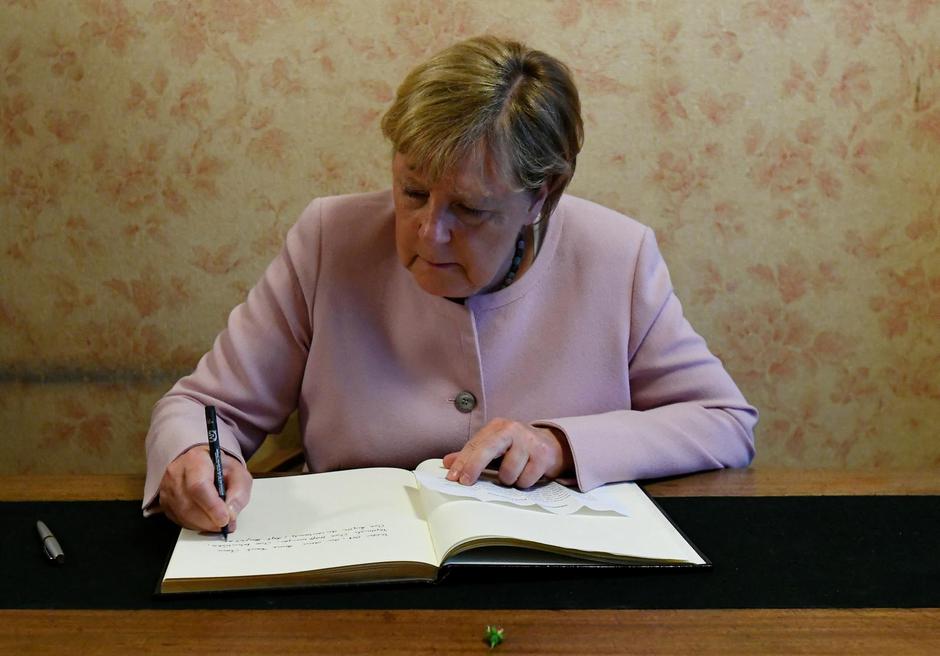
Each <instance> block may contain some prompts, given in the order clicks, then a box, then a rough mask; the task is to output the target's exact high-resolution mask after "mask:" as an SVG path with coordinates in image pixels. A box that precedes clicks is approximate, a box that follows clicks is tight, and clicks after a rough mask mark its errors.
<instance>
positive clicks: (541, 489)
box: [415, 468, 629, 516]
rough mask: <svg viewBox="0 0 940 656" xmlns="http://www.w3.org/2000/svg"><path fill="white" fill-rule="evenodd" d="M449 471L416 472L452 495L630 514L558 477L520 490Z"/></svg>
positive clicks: (560, 510)
mask: <svg viewBox="0 0 940 656" xmlns="http://www.w3.org/2000/svg"><path fill="white" fill-rule="evenodd" d="M446 475H447V470H446V469H443V468H442V469H440V470H439V471H434V470H432V471H426V470H419V471H416V472H415V476H416V477H417V478H418V482H419V483H421V485H423V486H424V487H427V488H429V489H431V490H435V491H436V492H442V493H444V494H447V495H450V496H455V497H465V498H471V499H479V500H481V501H502V502H505V503H511V504H514V505H517V506H538V507H539V508H543V509H545V510H547V511H549V512H553V513H555V514H557V515H570V514H571V513H574V512H577V511H579V510H580V509H581V508H590V509H591V510H600V511H612V512H615V513H619V514H621V515H627V516H629V512H628V510H627V508H626V507H624V506H623V505H622V504H620V503H618V502H617V500H615V499H611V498H601V497H600V496H599V495H595V494H593V493H591V492H578V491H576V490H572V489H570V488H567V487H565V486H564V485H561V484H560V483H556V482H555V481H546V482H542V483H537V484H536V485H533V486H532V487H530V488H528V489H525V490H519V489H517V488H514V487H505V486H503V485H499V484H497V483H493V482H492V481H488V480H484V479H483V478H482V477H481V478H480V479H479V480H478V481H477V482H476V483H474V484H473V485H461V484H460V483H455V482H453V481H448V480H447V479H446V478H445V476H446Z"/></svg>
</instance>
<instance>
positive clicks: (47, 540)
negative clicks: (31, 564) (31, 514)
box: [36, 521, 65, 565]
mask: <svg viewBox="0 0 940 656" xmlns="http://www.w3.org/2000/svg"><path fill="white" fill-rule="evenodd" d="M36 530H37V531H39V539H40V540H42V548H43V550H44V551H45V552H46V556H47V557H48V558H49V560H52V561H55V563H56V565H61V564H63V563H64V562H65V552H64V551H62V547H60V546H59V541H58V540H56V539H55V536H54V535H53V534H52V531H50V530H49V527H48V526H46V525H45V523H43V522H41V521H39V522H36Z"/></svg>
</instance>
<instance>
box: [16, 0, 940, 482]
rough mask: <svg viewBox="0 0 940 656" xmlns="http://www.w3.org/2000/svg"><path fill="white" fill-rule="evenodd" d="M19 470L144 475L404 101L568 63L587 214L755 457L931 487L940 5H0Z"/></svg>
mask: <svg viewBox="0 0 940 656" xmlns="http://www.w3.org/2000/svg"><path fill="white" fill-rule="evenodd" d="M0 25H2V26H3V27H2V29H0V153H2V155H0V220H2V222H3V229H2V231H0V251H2V260H0V262H2V272H0V280H2V283H0V371H2V372H3V376H2V378H0V387H2V390H0V418H2V421H3V422H4V424H5V425H6V426H7V432H8V436H9V437H10V439H6V440H3V441H2V443H0V472H2V473H26V472H32V471H44V472H55V471H60V472H109V471H118V472H120V471H141V470H142V468H143V448H142V439H143V435H144V434H145V432H146V429H147V424H148V421H149V410H150V407H151V406H152V404H153V402H154V401H155V400H156V399H157V398H159V396H160V394H161V393H162V392H163V391H165V389H166V388H167V387H168V386H169V385H170V384H171V383H172V382H173V381H174V380H175V379H176V378H177V377H178V376H180V375H181V374H183V373H185V372H186V371H188V370H190V369H191V368H192V367H193V366H194V365H195V363H196V361H197V360H198V358H199V356H200V355H201V354H202V353H203V352H204V351H205V350H206V349H207V348H208V347H209V346H210V344H211V341H212V339H213V337H214V336H215V334H216V333H217V332H218V331H219V330H220V328H221V327H222V326H223V325H224V321H225V318H226V316H227V313H228V312H229V310H230V309H231V308H232V307H233V306H234V305H235V304H237V303H238V302H239V301H240V300H241V299H242V298H243V297H244V295H245V293H246V292H247V290H248V289H249V288H250V286H251V285H252V283H253V282H254V281H255V280H256V279H257V277H258V276H259V275H260V273H261V271H262V270H263V268H264V267H265V265H266V263H267V262H268V261H269V260H270V258H271V257H272V256H273V255H274V253H276V252H277V249H278V248H279V246H280V243H281V240H282V239H283V237H284V234H285V232H286V230H287V229H288V227H289V226H290V224H291V223H292V221H293V220H294V218H295V217H296V215H297V214H298V213H299V212H300V210H301V209H302V208H303V207H304V206H305V205H306V204H307V202H308V201H309V200H310V198H311V197H313V196H316V195H325V194H335V193H343V192H354V191H360V190H369V189H379V188H382V187H384V186H386V185H387V184H388V181H389V172H388V166H389V162H388V159H389V158H388V154H389V153H388V146H387V144H386V143H384V141H383V139H382V137H381V134H380V130H379V126H378V122H379V118H380V116H381V113H382V111H383V109H384V108H385V107H386V106H387V105H388V103H389V102H390V100H391V99H392V97H393V95H394V91H395V88H396V86H397V84H398V83H399V81H400V80H401V78H402V76H403V75H404V74H405V72H407V71H408V70H409V68H410V67H412V66H413V65H414V64H416V63H417V62H419V61H421V60H422V59H423V58H424V57H426V56H427V55H428V54H430V53H432V52H434V51H436V50H437V49H439V48H441V47H444V46H446V45H448V44H450V43H452V42H453V41H455V40H457V39H461V38H464V37H467V36H470V35H473V34H478V33H483V32H495V33H498V34H502V35H505V36H511V37H516V38H520V39H523V40H525V41H527V42H528V43H530V44H531V45H533V46H535V47H539V48H542V49H544V50H546V51H548V52H551V53H553V54H555V55H557V56H559V57H560V58H561V59H563V60H564V61H566V62H568V63H569V65H570V66H571V68H572V70H573V72H574V74H575V76H576V79H577V81H578V83H579V86H580V89H581V92H582V99H583V105H584V114H585V122H586V134H587V140H586V145H585V149H584V152H583V154H582V156H581V158H580V161H579V167H578V174H577V176H576V177H575V181H574V183H573V185H572V192H573V193H576V194H578V195H581V196H584V197H587V198H590V199H593V200H596V201H598V202H600V203H603V204H606V205H608V206H611V207H613V208H615V209H617V210H620V211H623V212H625V213H627V214H630V215H632V216H634V217H636V218H637V219H639V220H641V221H643V222H645V223H647V224H649V225H651V226H652V227H653V228H654V229H655V230H656V233H657V237H658V239H659V241H660V244H661V245H662V248H663V251H664V253H665V255H666V258H667V261H668V262H669V265H670V269H671V272H672V275H673V282H674V284H675V286H676V289H677V293H678V294H679V296H680V298H681V300H682V301H683V302H684V303H685V309H686V313H687V314H688V316H689V318H690V320H691V321H692V323H693V325H695V326H696V328H697V329H698V330H699V331H700V332H701V333H702V334H703V335H704V336H705V337H706V339H707V340H708V342H709V344H710V345H711V346H712V348H713V350H715V351H716V353H718V354H719V355H720V356H721V357H722V359H723V360H724V362H725V364H726V366H727V367H728V369H729V370H730V371H731V373H732V375H733V376H734V377H735V379H736V380H737V381H738V382H739V384H740V386H741V387H742V389H743V391H744V393H745V395H746V396H747V397H748V398H749V400H751V401H752V402H753V403H754V404H755V405H757V406H758V407H759V408H760V410H761V412H762V422H761V424H760V425H759V427H758V460H757V462H758V464H762V465H786V466H797V467H859V468H862V467H866V468H877V467H894V466H922V465H926V466H934V467H936V466H940V441H938V440H937V439H936V438H937V428H936V427H937V426H938V425H940V373H938V372H940V176H938V171H940V0H885V1H882V0H833V1H829V0H741V1H740V2H733V1H730V0H720V1H715V2H705V3H703V2H698V1H693V0H667V1H660V2H653V1H651V0H590V1H584V2H578V1H575V0H564V1H559V2H546V1H542V0H520V1H519V2H514V3H506V2H500V1H498V0H487V1H481V2H472V3H470V2H460V1H456V0H409V1H407V2H405V1H403V0H369V1H368V2H356V1H352V0H346V1H344V2H333V1H327V0H294V1H288V0H283V1H281V0H237V1H233V0H204V1H198V2H197V1H195V0H157V1H155V2H152V3H143V2H133V1H131V0H80V1H77V2H61V3H41V2H35V1H34V0H0Z"/></svg>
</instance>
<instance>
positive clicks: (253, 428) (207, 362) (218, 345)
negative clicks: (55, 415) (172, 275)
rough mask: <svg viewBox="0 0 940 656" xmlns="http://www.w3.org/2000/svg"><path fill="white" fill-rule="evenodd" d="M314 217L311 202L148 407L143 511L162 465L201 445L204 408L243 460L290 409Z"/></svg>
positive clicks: (312, 274)
mask: <svg viewBox="0 0 940 656" xmlns="http://www.w3.org/2000/svg"><path fill="white" fill-rule="evenodd" d="M319 212H320V203H319V202H318V201H316V200H315V201H313V202H312V203H311V204H310V205H309V206H308V207H307V208H306V209H305V210H304V212H303V213H302V214H301V217H300V219H299V220H298V221H297V223H296V224H295V225H294V226H293V227H292V228H291V230H290V231H289V232H288V234H287V238H286V240H285V243H284V246H283V247H282V249H281V252H280V254H279V255H278V256H277V257H276V258H275V259H274V261H273V262H271V264H270V265H269V266H268V268H267V269H266V271H265V273H264V275H263V276H262V278H261V280H260V281H259V282H258V283H257V284H256V285H255V286H254V287H253V288H252V289H251V291H250V292H249V294H248V297H247V299H246V300H245V302H244V303H242V304H241V305H239V306H238V307H236V308H235V309H234V310H233V311H232V313H231V314H230V315H229V318H228V323H227V325H226V328H225V330H223V331H222V332H221V333H220V334H219V335H218V337H216V339H215V343H214V344H213V346H212V349H211V350H210V351H209V352H208V353H206V354H205V355H204V356H203V357H202V359H201V360H200V361H199V364H198V365H197V366H196V369H195V371H194V372H193V373H192V374H190V375H189V376H186V377H184V378H182V379H181V380H180V381H179V382H177V383H176V384H175V385H174V386H173V387H172V389H170V391H169V392H167V394H166V395H165V396H164V397H163V398H161V399H160V400H159V401H158V402H157V403H156V405H155V406H154V409H153V413H152V416H151V422H150V430H149V432H148V433H147V438H146V451H147V479H146V482H145V485H144V498H143V507H144V509H145V513H146V510H147V508H148V507H149V506H151V505H152V504H153V502H154V500H155V498H156V496H157V494H158V491H159V486H160V480H161V479H162V478H163V474H164V472H165V471H166V468H167V465H169V463H170V462H172V461H173V460H174V459H175V458H176V457H178V456H179V455H180V454H182V453H183V452H184V451H186V450H188V449H190V448H192V447H194V446H198V445H200V444H204V443H205V442H206V428H205V415H204V407H205V406H206V405H215V406H216V408H217V411H218V418H219V440H220V442H221V446H222V448H223V449H224V450H225V451H227V452H228V453H230V454H231V455H233V456H235V457H236V458H238V459H239V460H241V461H242V462H244V461H245V459H247V458H248V457H250V456H251V454H252V453H254V451H255V450H256V449H257V448H258V446H260V444H261V442H262V441H263V440H264V439H265V437H267V435H268V434H270V433H277V432H279V431H280V430H281V429H282V428H283V426H284V424H285V422H286V421H287V418H288V417H289V416H290V414H291V412H293V410H294V409H295V408H296V406H297V399H298V395H299V391H300V385H301V381H302V378H303V372H304V368H305V366H306V363H307V354H308V351H309V345H310V341H311V338H312V322H311V317H312V312H313V294H314V290H315V288H316V283H317V275H318V262H319V261H320V258H319V253H320V217H319Z"/></svg>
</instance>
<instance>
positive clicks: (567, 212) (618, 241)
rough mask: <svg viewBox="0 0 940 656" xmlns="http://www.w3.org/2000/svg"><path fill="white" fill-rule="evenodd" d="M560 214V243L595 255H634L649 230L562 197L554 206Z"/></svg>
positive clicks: (605, 209)
mask: <svg viewBox="0 0 940 656" xmlns="http://www.w3.org/2000/svg"><path fill="white" fill-rule="evenodd" d="M558 210H560V211H561V212H562V213H563V216H564V220H563V224H564V226H563V236H562V240H563V241H565V242H568V243H569V244H572V245H574V244H579V245H583V246H587V247H591V248H594V249H597V251H598V252H605V251H606V252H618V253H619V254H622V253H623V251H624V250H626V251H635V250H636V249H638V248H639V247H640V245H641V244H642V242H643V241H644V239H646V238H647V236H648V235H650V234H651V232H652V230H651V229H650V228H649V227H648V226H646V225H644V224H643V223H640V222H639V221H637V220H635V219H632V218H630V217H629V216H627V215H626V214H623V213H621V212H618V211H617V210H614V209H611V208H609V207H605V206H604V205H601V204H599V203H595V202H594V201H590V200H586V199H584V198H579V197H577V196H571V195H569V194H565V195H563V196H562V197H561V200H560V201H559V203H558Z"/></svg>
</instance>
